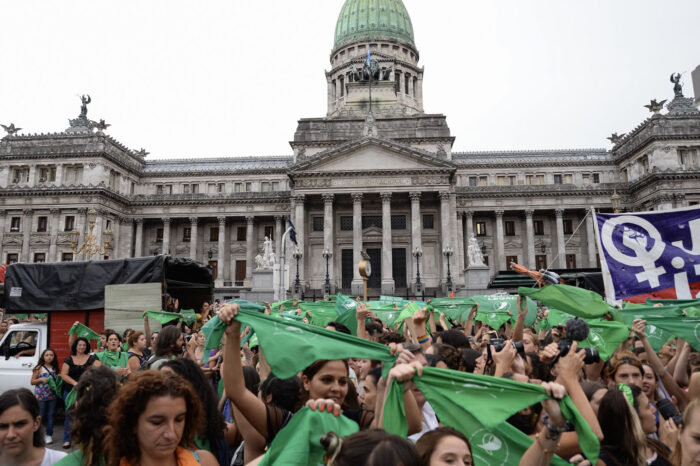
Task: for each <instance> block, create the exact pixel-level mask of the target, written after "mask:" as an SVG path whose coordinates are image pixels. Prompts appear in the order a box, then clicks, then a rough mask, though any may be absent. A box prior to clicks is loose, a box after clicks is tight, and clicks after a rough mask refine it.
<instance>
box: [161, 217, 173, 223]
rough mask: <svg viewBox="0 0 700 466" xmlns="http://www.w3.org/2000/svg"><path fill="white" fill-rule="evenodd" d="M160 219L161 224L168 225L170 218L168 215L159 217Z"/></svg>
mask: <svg viewBox="0 0 700 466" xmlns="http://www.w3.org/2000/svg"><path fill="white" fill-rule="evenodd" d="M161 221H162V222H163V225H170V222H171V221H172V219H171V218H170V217H163V218H161Z"/></svg>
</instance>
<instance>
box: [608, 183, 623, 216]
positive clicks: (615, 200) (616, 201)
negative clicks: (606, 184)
mask: <svg viewBox="0 0 700 466" xmlns="http://www.w3.org/2000/svg"><path fill="white" fill-rule="evenodd" d="M621 199H622V196H620V195H619V194H617V188H615V189H613V194H612V196H610V203H611V204H612V208H613V212H614V213H616V214H619V213H620V200H621Z"/></svg>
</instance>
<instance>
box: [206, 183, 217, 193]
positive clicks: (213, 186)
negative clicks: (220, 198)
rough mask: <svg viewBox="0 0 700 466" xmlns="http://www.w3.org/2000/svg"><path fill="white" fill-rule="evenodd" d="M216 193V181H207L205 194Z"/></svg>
mask: <svg viewBox="0 0 700 466" xmlns="http://www.w3.org/2000/svg"><path fill="white" fill-rule="evenodd" d="M214 193H216V183H207V194H214Z"/></svg>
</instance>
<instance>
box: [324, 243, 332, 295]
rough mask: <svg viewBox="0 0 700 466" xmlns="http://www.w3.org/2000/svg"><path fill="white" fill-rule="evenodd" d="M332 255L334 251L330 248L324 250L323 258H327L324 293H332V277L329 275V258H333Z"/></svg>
mask: <svg viewBox="0 0 700 466" xmlns="http://www.w3.org/2000/svg"><path fill="white" fill-rule="evenodd" d="M332 255H333V253H332V252H330V251H329V250H328V248H326V249H324V250H323V258H324V259H326V284H325V286H324V288H325V291H324V294H326V295H329V294H331V277H330V276H329V275H328V260H329V259H330V258H331V256H332Z"/></svg>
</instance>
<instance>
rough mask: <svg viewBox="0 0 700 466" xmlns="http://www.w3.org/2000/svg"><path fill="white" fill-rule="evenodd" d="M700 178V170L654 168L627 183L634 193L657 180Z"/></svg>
mask: <svg viewBox="0 0 700 466" xmlns="http://www.w3.org/2000/svg"><path fill="white" fill-rule="evenodd" d="M682 180H700V170H664V171H659V170H652V171H651V172H649V173H647V174H646V175H644V176H643V177H641V178H639V179H637V180H634V181H632V182H630V183H627V186H628V189H629V191H630V192H632V193H634V192H637V191H639V190H641V189H644V188H647V187H649V185H650V184H651V183H654V182H656V181H682Z"/></svg>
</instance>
